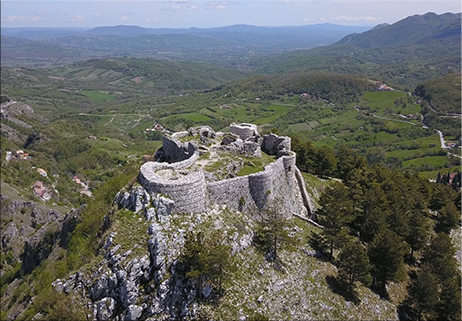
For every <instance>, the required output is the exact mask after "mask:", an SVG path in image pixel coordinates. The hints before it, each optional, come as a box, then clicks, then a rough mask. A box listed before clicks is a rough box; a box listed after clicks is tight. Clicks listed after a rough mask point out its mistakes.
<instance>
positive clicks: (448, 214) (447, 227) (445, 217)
mask: <svg viewBox="0 0 462 321" xmlns="http://www.w3.org/2000/svg"><path fill="white" fill-rule="evenodd" d="M438 212H439V214H438V218H437V220H436V226H435V231H436V232H437V233H439V232H443V233H449V232H451V230H452V229H453V228H455V227H457V223H458V222H459V219H460V213H459V211H458V210H457V207H456V206H455V205H454V204H453V203H448V204H446V205H445V206H443V207H442V208H441V209H440V210H439V211H438Z"/></svg>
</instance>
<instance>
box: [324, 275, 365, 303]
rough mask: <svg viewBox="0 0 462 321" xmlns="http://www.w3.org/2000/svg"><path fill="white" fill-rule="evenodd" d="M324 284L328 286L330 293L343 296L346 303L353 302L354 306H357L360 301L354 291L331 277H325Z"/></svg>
mask: <svg viewBox="0 0 462 321" xmlns="http://www.w3.org/2000/svg"><path fill="white" fill-rule="evenodd" d="M326 282H327V284H328V285H329V287H330V289H331V290H332V292H334V293H335V294H338V295H341V296H343V298H344V299H345V300H346V301H350V302H353V303H354V304H355V305H359V304H360V303H361V300H360V299H359V298H358V294H357V293H356V291H355V290H354V289H351V288H349V286H348V285H347V284H345V283H343V282H341V281H339V280H338V279H337V278H336V277H334V276H332V275H328V276H326Z"/></svg>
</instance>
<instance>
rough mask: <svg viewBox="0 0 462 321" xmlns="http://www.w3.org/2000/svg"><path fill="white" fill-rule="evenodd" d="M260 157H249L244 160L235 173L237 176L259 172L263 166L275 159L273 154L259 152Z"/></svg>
mask: <svg viewBox="0 0 462 321" xmlns="http://www.w3.org/2000/svg"><path fill="white" fill-rule="evenodd" d="M261 154H262V157H261V158H249V159H247V160H246V161H245V162H244V166H243V167H242V168H241V170H240V171H239V172H238V173H237V176H246V175H249V174H254V173H258V172H261V171H263V170H264V169H265V166H266V165H268V164H270V163H272V162H274V161H275V160H276V157H275V156H269V155H266V154H265V153H261Z"/></svg>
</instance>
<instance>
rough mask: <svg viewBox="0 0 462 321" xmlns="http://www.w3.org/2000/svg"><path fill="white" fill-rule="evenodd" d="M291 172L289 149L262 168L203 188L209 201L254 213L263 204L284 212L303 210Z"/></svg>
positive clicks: (261, 208)
mask: <svg viewBox="0 0 462 321" xmlns="http://www.w3.org/2000/svg"><path fill="white" fill-rule="evenodd" d="M294 173H295V154H293V153H292V155H291V156H283V157H281V158H279V159H278V160H276V161H275V162H274V163H271V164H269V165H267V166H266V167H265V170H264V171H262V172H259V173H255V174H250V175H248V176H243V177H236V178H231V179H225V180H222V181H218V182H210V183H208V184H207V192H208V195H209V199H210V202H212V203H214V204H223V205H224V204H226V205H227V206H228V207H229V208H232V209H236V210H240V211H243V210H245V211H246V212H249V213H257V212H258V211H260V210H263V209H265V208H266V207H267V205H268V206H270V207H271V206H278V207H281V210H285V211H283V212H284V213H285V214H286V215H291V214H292V213H304V211H306V209H305V208H304V206H303V203H302V199H301V195H300V193H299V192H298V188H297V185H296V184H297V183H296V181H295V176H294V175H295V174H294ZM272 201H274V202H272Z"/></svg>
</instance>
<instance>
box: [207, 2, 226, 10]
mask: <svg viewBox="0 0 462 321" xmlns="http://www.w3.org/2000/svg"><path fill="white" fill-rule="evenodd" d="M227 7H228V3H226V2H210V3H208V4H206V5H205V8H206V9H210V10H224V9H226V8H227Z"/></svg>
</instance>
